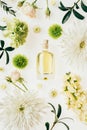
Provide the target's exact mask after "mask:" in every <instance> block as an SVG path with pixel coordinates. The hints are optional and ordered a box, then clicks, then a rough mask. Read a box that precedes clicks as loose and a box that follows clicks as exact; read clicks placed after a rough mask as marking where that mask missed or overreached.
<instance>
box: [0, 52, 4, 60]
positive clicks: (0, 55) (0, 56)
mask: <svg viewBox="0 0 87 130" xmlns="http://www.w3.org/2000/svg"><path fill="white" fill-rule="evenodd" d="M3 54H4V51H2V53H1V54H0V59H1V58H2V56H3Z"/></svg>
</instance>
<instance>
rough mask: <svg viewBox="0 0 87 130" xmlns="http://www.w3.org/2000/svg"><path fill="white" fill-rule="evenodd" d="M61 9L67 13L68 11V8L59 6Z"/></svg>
mask: <svg viewBox="0 0 87 130" xmlns="http://www.w3.org/2000/svg"><path fill="white" fill-rule="evenodd" d="M59 9H60V10H62V11H67V10H68V8H63V7H60V6H59Z"/></svg>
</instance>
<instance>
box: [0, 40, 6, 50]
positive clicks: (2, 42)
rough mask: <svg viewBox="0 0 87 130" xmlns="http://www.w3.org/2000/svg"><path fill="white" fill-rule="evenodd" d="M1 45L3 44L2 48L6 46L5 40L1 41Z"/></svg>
mask: <svg viewBox="0 0 87 130" xmlns="http://www.w3.org/2000/svg"><path fill="white" fill-rule="evenodd" d="M0 43H1V47H2V48H3V47H4V45H5V42H4V41H3V40H0Z"/></svg>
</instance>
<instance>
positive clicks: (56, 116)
mask: <svg viewBox="0 0 87 130" xmlns="http://www.w3.org/2000/svg"><path fill="white" fill-rule="evenodd" d="M48 104H49V105H50V106H51V107H52V110H51V112H52V113H53V114H54V121H53V124H52V126H50V123H49V122H46V123H45V127H46V130H53V128H54V127H55V125H56V124H57V123H61V124H63V125H64V126H65V127H66V128H67V130H70V128H69V126H68V125H67V124H66V123H65V122H64V121H63V120H64V119H71V120H72V118H70V117H64V118H60V116H61V114H62V107H61V105H60V104H58V108H57V110H56V108H55V107H54V105H53V104H51V103H48Z"/></svg>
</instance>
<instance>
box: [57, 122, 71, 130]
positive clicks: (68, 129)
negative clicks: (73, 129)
mask: <svg viewBox="0 0 87 130" xmlns="http://www.w3.org/2000/svg"><path fill="white" fill-rule="evenodd" d="M58 123H62V124H63V125H65V126H66V128H67V130H70V128H69V126H68V125H67V124H66V123H64V122H62V121H59V122H58Z"/></svg>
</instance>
